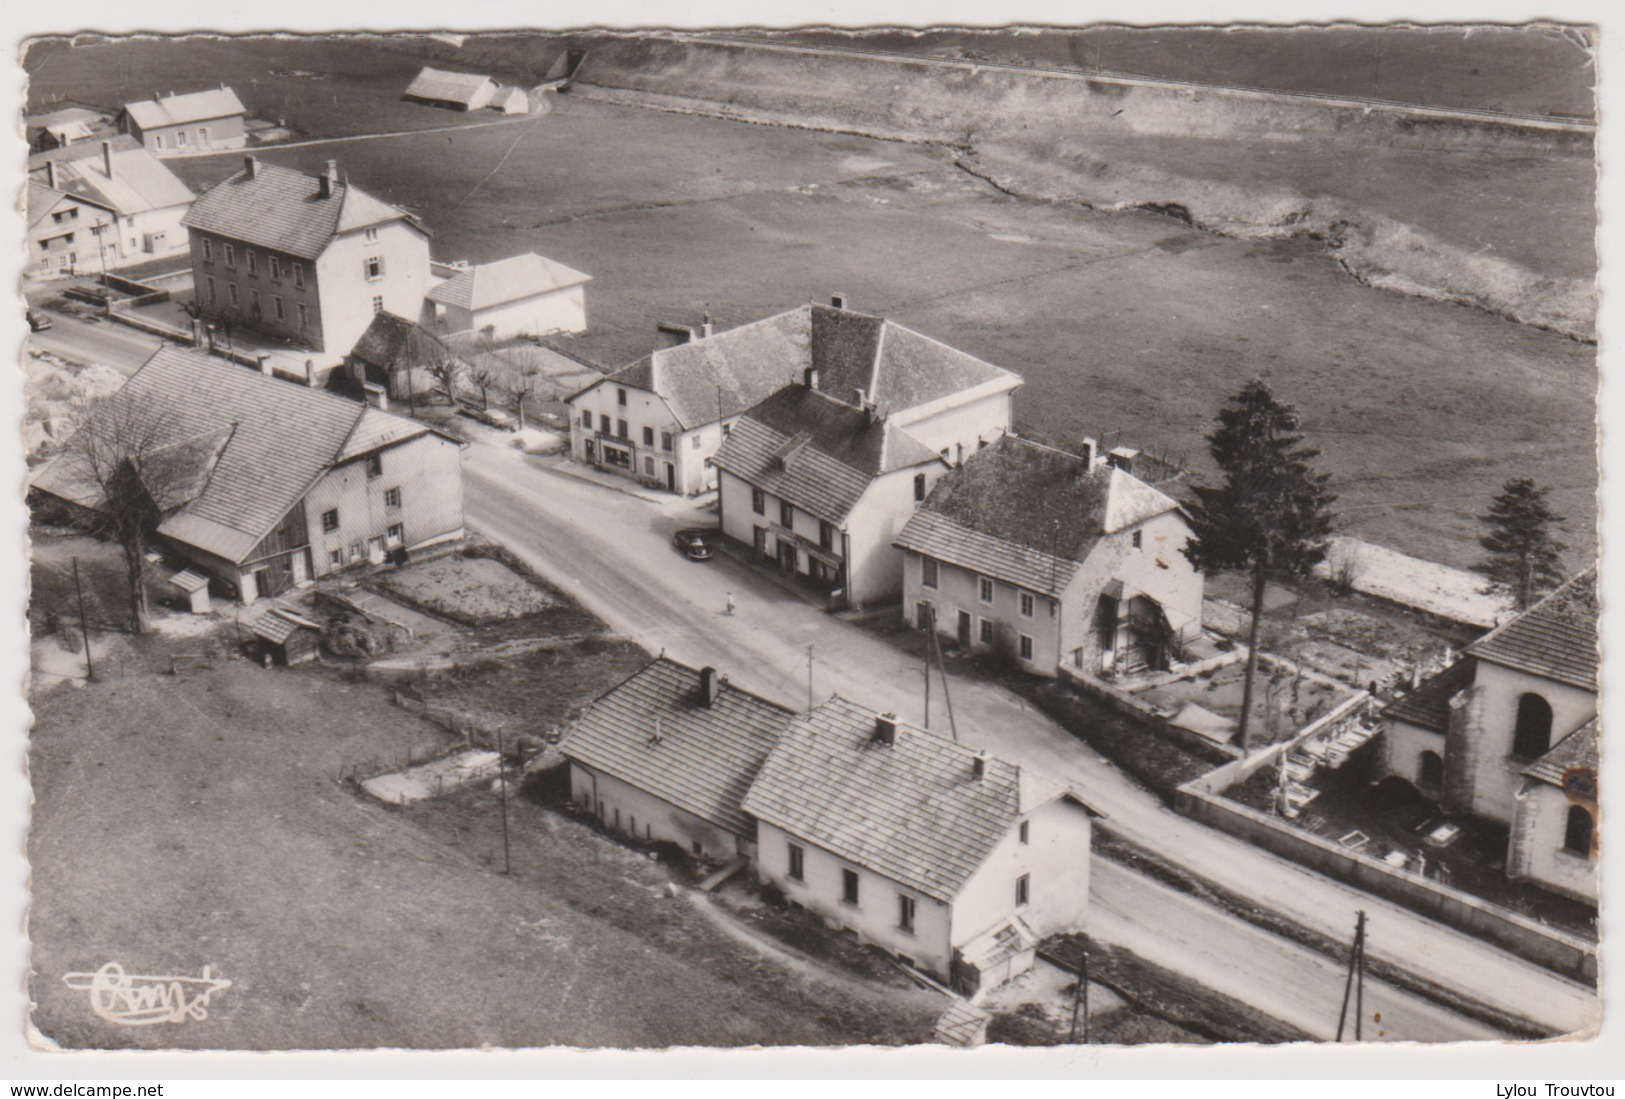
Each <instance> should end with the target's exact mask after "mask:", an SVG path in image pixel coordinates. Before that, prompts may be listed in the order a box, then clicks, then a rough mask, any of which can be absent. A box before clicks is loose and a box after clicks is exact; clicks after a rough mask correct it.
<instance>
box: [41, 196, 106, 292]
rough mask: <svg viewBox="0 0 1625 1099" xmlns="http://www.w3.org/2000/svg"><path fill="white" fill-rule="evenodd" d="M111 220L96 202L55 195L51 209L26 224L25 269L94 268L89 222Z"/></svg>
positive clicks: (58, 272) (62, 272)
mask: <svg viewBox="0 0 1625 1099" xmlns="http://www.w3.org/2000/svg"><path fill="white" fill-rule="evenodd" d="M113 220H115V219H114V217H113V215H112V214H111V213H109V212H108V211H106V210H103V209H102V208H101V207H99V206H92V205H90V204H89V203H85V202H80V201H78V200H77V199H74V198H71V197H63V198H60V199H58V200H57V201H56V203H55V204H54V205H52V207H51V211H50V213H48V214H47V215H46V216H45V217H43V218H41V219H40V220H39V221H37V222H35V223H34V224H33V225H30V226H29V227H28V260H27V273H28V274H30V275H38V276H46V275H67V274H68V273H69V272H71V271H72V270H73V269H74V268H75V267H79V269H80V270H84V269H85V267H86V266H91V267H92V269H94V267H93V265H94V264H95V262H96V237H95V235H94V234H93V233H92V232H91V226H93V225H95V224H96V223H97V222H98V221H99V222H101V223H102V224H104V225H105V224H107V223H109V222H111V221H113Z"/></svg>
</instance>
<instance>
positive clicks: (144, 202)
mask: <svg viewBox="0 0 1625 1099" xmlns="http://www.w3.org/2000/svg"><path fill="white" fill-rule="evenodd" d="M105 144H106V146H107V148H106V150H105V151H104V150H103V148H102V145H103V143H102V142H95V141H88V142H80V143H78V144H76V145H68V146H65V147H64V148H61V149H52V150H50V151H48V152H43V153H35V154H34V155H33V156H30V157H29V158H28V171H29V177H30V179H31V180H32V181H33V182H35V183H41V182H44V180H45V179H46V178H47V177H48V173H47V172H46V171H45V170H44V169H45V166H46V164H47V163H50V164H51V165H52V169H53V171H54V173H55V176H56V189H57V190H58V191H61V192H63V193H64V194H68V195H72V196H73V197H74V198H82V199H84V200H85V201H87V202H92V203H95V204H96V205H98V206H103V207H106V208H107V209H109V210H114V211H116V212H117V213H119V214H120V215H125V216H128V215H133V214H140V213H145V212H146V211H148V210H162V209H165V208H167V207H171V206H181V205H184V204H186V203H188V202H191V201H192V200H193V199H194V198H195V197H196V196H195V195H193V194H192V190H191V188H189V187H187V186H186V184H184V183H182V182H181V180H180V177H179V176H177V175H176V174H175V173H174V172H172V171H170V170H169V167H168V166H167V165H165V164H164V162H163V161H161V160H159V159H158V158H157V157H155V156H153V155H152V154H151V153H149V152H148V151H147V150H146V149H145V148H143V147H142V146H141V145H139V144H138V143H137V142H136V141H135V139H134V138H132V137H130V136H129V135H127V134H125V135H120V136H119V137H118V138H116V139H113V140H110V141H108V142H106V143H105ZM108 159H111V160H112V162H113V171H112V174H111V175H109V174H108V171H107V160H108Z"/></svg>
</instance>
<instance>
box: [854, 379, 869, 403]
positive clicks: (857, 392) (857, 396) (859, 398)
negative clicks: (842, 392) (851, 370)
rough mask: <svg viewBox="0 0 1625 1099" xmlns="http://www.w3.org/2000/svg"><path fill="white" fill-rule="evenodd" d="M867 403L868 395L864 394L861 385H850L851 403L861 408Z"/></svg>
mask: <svg viewBox="0 0 1625 1099" xmlns="http://www.w3.org/2000/svg"><path fill="white" fill-rule="evenodd" d="M868 403H869V395H868V394H866V393H865V392H864V391H863V387H862V386H861V385H859V386H853V387H852V404H853V406H854V407H856V408H863V407H864V406H865V405H867V404H868Z"/></svg>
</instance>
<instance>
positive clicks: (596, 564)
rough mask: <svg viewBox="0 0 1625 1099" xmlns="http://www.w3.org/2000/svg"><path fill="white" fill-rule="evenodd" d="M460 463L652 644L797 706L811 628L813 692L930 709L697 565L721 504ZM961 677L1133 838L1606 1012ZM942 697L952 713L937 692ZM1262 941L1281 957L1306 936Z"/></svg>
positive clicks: (838, 641)
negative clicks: (703, 506)
mask: <svg viewBox="0 0 1625 1099" xmlns="http://www.w3.org/2000/svg"><path fill="white" fill-rule="evenodd" d="M465 474H466V476H465V482H464V483H465V491H466V493H467V510H468V516H469V521H470V523H471V524H472V525H473V526H475V527H477V528H478V529H480V530H482V531H484V532H485V533H486V534H489V535H490V536H492V537H494V538H497V539H499V540H501V541H503V542H504V543H506V544H508V545H509V546H511V547H513V549H514V550H515V551H516V552H518V553H519V554H520V555H521V556H522V557H524V558H525V559H526V560H527V561H528V562H529V563H530V564H531V565H532V566H533V567H534V568H536V569H537V570H538V571H540V572H541V573H542V574H544V575H546V576H548V577H550V578H552V579H553V580H554V581H555V582H556V583H558V584H559V585H560V586H561V587H563V588H565V589H566V590H568V591H570V593H571V594H572V595H574V596H576V597H577V598H578V599H580V601H581V602H582V604H583V605H584V606H586V607H587V608H588V609H589V610H591V611H593V612H594V613H595V614H597V615H599V616H600V617H602V618H603V619H604V620H605V621H606V622H608V623H609V624H610V625H611V627H612V628H614V629H615V630H617V631H620V632H623V633H625V634H627V635H629V636H631V637H634V638H636V639H637V640H639V641H640V642H642V643H643V644H644V645H645V646H647V647H649V648H650V649H652V650H655V651H659V650H661V649H664V650H665V651H666V653H667V654H668V655H670V656H672V657H673V658H675V659H678V660H681V661H684V662H686V663H690V664H696V665H701V664H714V665H716V666H717V667H718V668H720V669H722V670H723V671H724V672H725V673H726V674H728V675H729V676H730V677H731V678H732V679H733V680H734V681H735V682H737V683H738V684H739V685H741V686H743V687H746V688H748V689H751V690H754V691H757V692H759V693H761V694H764V695H767V696H768V697H771V698H773V699H775V700H777V701H780V702H782V703H784V704H786V705H791V706H796V707H802V706H805V705H806V702H807V697H808V689H807V677H808V669H807V665H808V659H807V647H808V646H809V645H811V646H813V650H814V657H813V661H812V664H813V667H812V677H813V694H814V696H815V697H816V698H818V699H820V700H821V699H823V698H824V697H826V696H828V695H829V694H831V693H833V692H836V691H839V692H840V693H842V694H844V695H846V696H848V697H851V698H852V699H854V700H855V701H859V702H862V703H864V704H866V705H870V706H874V707H876V708H880V709H891V710H895V711H896V712H897V713H898V714H899V715H901V716H902V717H903V719H904V720H906V721H912V722H918V721H920V720H921V717H922V712H921V711H922V692H921V688H920V684H921V675H920V669H919V667H918V665H917V664H916V663H915V662H913V661H911V660H909V659H908V658H907V657H905V656H904V655H903V654H901V653H899V652H897V651H896V650H895V649H893V648H892V647H890V646H888V645H887V644H886V643H885V642H884V641H882V640H880V639H878V638H876V637H874V636H872V635H870V634H867V633H864V632H863V631H861V630H858V629H856V628H854V627H853V626H851V625H849V624H847V623H844V622H841V621H839V620H837V619H835V618H833V617H831V616H829V615H827V614H824V613H822V612H820V611H819V610H818V609H817V608H815V607H813V606H810V605H809V604H807V603H806V602H804V601H803V600H802V599H801V598H799V597H797V596H795V595H793V594H791V593H789V592H787V591H785V590H784V589H783V588H781V587H780V586H779V585H778V584H777V583H776V582H775V581H774V580H772V579H770V578H768V577H765V576H763V575H761V574H758V573H756V572H754V571H752V570H750V569H748V568H746V567H745V566H742V565H740V564H738V563H737V562H735V561H733V560H731V559H729V558H727V557H725V556H720V555H719V556H718V558H717V559H716V560H714V561H712V562H710V563H707V564H695V563H692V562H689V561H686V560H684V559H683V558H682V557H681V556H680V555H679V554H678V553H677V552H676V551H675V550H674V549H672V547H671V544H670V541H669V534H670V532H671V531H673V530H676V529H677V528H679V527H683V526H694V525H706V524H707V523H710V522H714V521H715V519H714V516H710V515H707V514H705V513H703V512H702V511H701V510H700V509H698V508H696V507H694V506H692V505H688V504H685V503H682V502H677V501H674V502H673V503H671V504H666V505H654V504H651V503H649V502H648V501H646V500H643V499H639V498H637V497H635V496H631V495H627V494H625V493H621V492H616V491H614V490H611V489H606V488H603V487H601V486H599V485H595V484H591V483H586V482H583V481H581V480H578V479H577V478H574V477H568V476H564V475H561V474H558V473H553V472H551V471H550V470H549V469H548V468H547V462H546V461H545V460H540V459H536V458H528V457H526V456H524V455H523V454H521V453H519V452H518V451H515V450H512V449H509V448H501V447H493V446H485V445H476V446H475V447H473V448H471V449H470V451H469V453H468V461H467V463H466V464H465ZM730 591H731V592H732V593H733V595H734V599H735V601H736V603H737V605H738V609H737V612H736V614H735V615H734V616H733V617H728V616H727V615H725V614H724V613H723V612H724V608H725V604H726V599H727V593H728V592H730ZM952 690H953V703H954V709H955V712H956V715H957V717H958V724H959V729H960V733H961V736H962V737H963V738H964V739H965V741H966V742H967V743H970V744H973V745H975V746H977V747H981V748H986V749H987V750H989V751H991V752H993V753H995V754H998V755H1001V756H1003V757H1005V758H1008V759H1010V760H1012V761H1014V762H1018V763H1021V764H1022V765H1024V766H1031V767H1038V768H1041V769H1042V770H1043V771H1044V773H1046V774H1048V775H1051V776H1053V777H1056V778H1058V779H1061V780H1063V781H1067V782H1070V783H1071V784H1073V785H1074V786H1075V787H1076V788H1077V789H1078V790H1079V791H1080V792H1082V793H1083V795H1084V796H1085V797H1086V798H1087V799H1088V800H1089V802H1090V803H1091V804H1093V805H1094V806H1095V807H1096V808H1098V809H1100V810H1101V811H1103V812H1104V813H1106V815H1107V816H1108V817H1109V818H1111V822H1112V825H1113V827H1115V828H1116V829H1118V830H1119V831H1120V832H1122V833H1123V834H1125V835H1127V836H1129V837H1130V838H1132V839H1134V840H1135V841H1137V842H1139V843H1141V844H1144V845H1146V846H1149V847H1152V848H1154V849H1156V850H1158V851H1161V852H1163V853H1164V854H1165V855H1167V856H1168V857H1170V858H1172V859H1174V860H1176V861H1178V862H1180V863H1182V864H1184V865H1186V866H1189V867H1190V868H1191V869H1193V870H1195V871H1197V872H1199V873H1201V874H1204V875H1206V876H1208V877H1210V878H1212V879H1214V880H1217V881H1219V882H1221V883H1222V884H1224V885H1226V886H1228V887H1230V888H1232V889H1234V890H1236V891H1237V892H1240V893H1242V894H1244V895H1247V896H1250V897H1254V898H1256V899H1257V900H1258V901H1259V902H1260V903H1261V904H1264V905H1267V906H1268V907H1270V908H1272V909H1274V910H1276V911H1278V912H1282V913H1284V914H1286V915H1289V916H1291V917H1292V918H1294V919H1296V920H1298V921H1299V922H1301V923H1303V924H1306V925H1307V926H1309V927H1312V928H1314V929H1316V930H1317V931H1320V932H1322V933H1324V934H1326V935H1329V936H1332V937H1335V938H1338V939H1344V938H1348V937H1350V935H1351V934H1352V930H1353V927H1354V919H1355V912H1356V910H1358V909H1362V908H1363V909H1365V910H1366V911H1367V912H1368V913H1369V914H1370V918H1371V941H1370V944H1369V950H1370V952H1371V954H1372V956H1373V957H1378V958H1383V959H1385V960H1389V961H1392V962H1395V963H1397V964H1399V965H1402V966H1404V967H1406V968H1407V969H1410V970H1411V971H1413V972H1415V973H1418V974H1419V975H1421V976H1423V977H1426V978H1428V979H1430V980H1433V981H1436V982H1437V983H1438V984H1440V985H1442V986H1444V987H1448V988H1453V989H1456V990H1458V991H1460V992H1461V993H1463V994H1465V995H1467V996H1470V997H1472V998H1474V999H1476V1000H1479V1001H1481V1002H1483V1003H1487V1004H1491V1005H1494V1006H1496V1007H1499V1008H1501V1009H1503V1010H1505V1011H1508V1012H1512V1013H1514V1014H1517V1015H1521V1016H1524V1017H1526V1018H1530V1019H1532V1020H1534V1021H1535V1022H1537V1023H1539V1024H1540V1025H1542V1026H1544V1027H1548V1028H1550V1029H1551V1030H1552V1031H1553V1033H1572V1032H1576V1031H1580V1030H1584V1029H1586V1028H1587V1027H1589V1026H1591V1025H1593V1023H1594V1021H1595V1020H1596V1018H1597V1015H1598V1011H1597V1008H1598V1000H1597V997H1596V993H1595V990H1593V989H1591V988H1589V987H1587V986H1584V985H1581V984H1578V983H1576V982H1573V981H1568V980H1565V979H1563V978H1562V977H1559V976H1557V975H1556V974H1553V973H1551V972H1549V971H1547V970H1545V969H1542V968H1541V967H1539V966H1536V965H1534V964H1532V963H1529V962H1526V961H1524V960H1522V959H1520V958H1517V957H1515V956H1513V955H1511V954H1508V953H1507V952H1505V951H1502V950H1499V949H1497V948H1495V947H1493V946H1491V945H1489V944H1488V943H1485V942H1483V941H1482V940H1479V939H1475V938H1472V937H1470V936H1467V935H1463V934H1460V933H1458V932H1455V931H1453V930H1451V929H1449V928H1446V927H1444V926H1442V925H1440V924H1437V923H1434V922H1433V921H1431V920H1428V919H1426V918H1424V917H1421V916H1419V915H1417V914H1415V913H1413V912H1411V911H1409V910H1408V909H1404V908H1401V907H1399V906H1397V905H1392V904H1388V903H1386V902H1384V901H1382V900H1380V899H1378V898H1376V897H1373V896H1371V895H1369V894H1366V893H1362V892H1360V891H1358V890H1355V889H1351V888H1348V887H1346V886H1344V885H1341V884H1340V883H1337V882H1334V881H1332V880H1330V879H1328V878H1325V877H1323V876H1321V875H1319V874H1316V873H1313V872H1311V871H1309V870H1307V869H1305V868H1303V867H1301V866H1298V865H1297V864H1295V863H1292V862H1289V861H1287V860H1284V859H1280V858H1278V857H1276V856H1274V855H1271V854H1269V853H1268V852H1265V851H1261V850H1259V849H1257V848H1255V847H1252V846H1250V845H1248V844H1245V843H1242V842H1240V841H1239V840H1236V839H1234V838H1232V837H1230V836H1228V835H1225V834H1223V833H1220V832H1216V831H1214V830H1212V829H1209V828H1206V827H1204V826H1202V825H1199V824H1197V823H1195V822H1194V821H1191V820H1188V819H1186V818H1184V817H1181V816H1179V815H1177V814H1175V813H1173V812H1172V811H1170V810H1168V809H1166V808H1165V807H1164V806H1163V805H1162V804H1161V803H1160V802H1159V801H1157V800H1156V799H1155V798H1154V797H1152V796H1151V795H1150V794H1148V793H1147V792H1146V791H1144V790H1143V789H1140V788H1139V787H1138V786H1136V785H1134V784H1133V783H1132V782H1131V781H1129V780H1128V779H1127V778H1125V777H1124V776H1123V775H1122V774H1121V772H1119V771H1117V770H1116V769H1115V768H1113V767H1112V766H1111V765H1110V764H1108V763H1107V762H1106V761H1105V760H1104V759H1103V758H1101V757H1100V756H1099V755H1098V754H1097V753H1095V752H1094V751H1092V750H1091V749H1089V748H1088V747H1087V746H1085V745H1084V744H1082V743H1081V742H1079V741H1078V740H1077V739H1076V738H1074V737H1072V736H1071V735H1070V734H1068V733H1067V732H1066V731H1065V730H1063V729H1061V728H1060V727H1059V726H1057V725H1056V724H1054V723H1053V722H1051V721H1050V720H1049V719H1048V718H1047V717H1045V716H1044V715H1042V714H1040V713H1038V712H1036V711H1033V710H1031V709H1029V708H1028V707H1026V706H1025V705H1024V704H1023V703H1022V702H1021V700H1019V699H1017V698H1015V697H1014V696H1012V695H1010V694H1009V693H1008V692H1005V691H1003V690H1000V689H998V688H996V687H992V686H988V685H985V684H981V683H975V682H971V681H967V680H962V679H955V680H954V681H953V685H952ZM935 711H936V712H935V713H934V714H933V717H934V718H935V719H936V723H937V725H938V726H939V727H940V725H941V723H942V711H941V706H940V701H938V702H937V703H936V705H935ZM1197 908H1198V909H1199V910H1200V911H1202V912H1205V913H1206V914H1207V916H1206V918H1207V920H1208V925H1207V926H1208V928H1209V931H1211V933H1213V934H1215V935H1217V934H1220V933H1223V934H1227V935H1231V936H1234V935H1236V934H1237V931H1236V929H1235V928H1234V927H1231V926H1227V925H1230V924H1234V923H1237V922H1238V921H1235V920H1233V919H1232V918H1231V917H1229V916H1228V915H1226V914H1224V913H1221V912H1219V911H1218V910H1217V909H1213V908H1209V907H1207V906H1197ZM1160 918H1161V917H1160V914H1159V912H1158V909H1157V908H1155V907H1152V908H1150V909H1148V910H1147V911H1146V912H1144V913H1142V915H1141V919H1142V920H1143V921H1145V922H1148V923H1150V925H1151V926H1153V927H1160V924H1158V923H1157V922H1156V921H1158V920H1159V919H1160ZM1186 918H1191V915H1190V913H1187V917H1186ZM1268 941H1269V942H1270V943H1271V944H1272V949H1273V950H1275V951H1276V952H1279V953H1281V954H1282V956H1283V957H1285V956H1286V955H1287V954H1290V952H1291V951H1292V950H1293V949H1295V948H1293V947H1291V946H1289V945H1288V944H1286V943H1285V942H1284V941H1282V940H1279V939H1269V940H1268ZM1254 948H1256V943H1255V944H1254ZM1254 957H1256V955H1254ZM1272 972H1273V970H1272V967H1271V965H1269V964H1264V965H1261V966H1259V969H1258V972H1257V973H1255V974H1253V975H1251V977H1250V978H1249V980H1250V982H1251V984H1252V986H1253V987H1254V990H1255V993H1256V995H1249V996H1241V997H1240V998H1242V999H1247V1000H1248V1001H1249V1002H1255V1001H1256V1000H1257V999H1260V998H1264V997H1266V996H1267V995H1273V994H1274V993H1275V987H1274V986H1275V980H1274V978H1273V976H1272ZM1323 1006H1324V1005H1318V1003H1317V1005H1315V1009H1320V1008H1321V1007H1323ZM1302 1010H1303V1011H1305V1012H1307V1011H1309V1010H1311V1005H1310V1004H1309V1003H1305V1004H1304V1005H1303V1009H1302ZM1417 1010H1418V1011H1423V1010H1427V1009H1423V1008H1418V1009H1417ZM1431 1011H1432V1012H1433V1013H1434V1014H1433V1017H1434V1018H1435V1020H1436V1021H1438V1025H1439V1026H1440V1027H1444V1028H1448V1027H1450V1026H1460V1025H1462V1024H1463V1022H1464V1021H1463V1020H1460V1019H1457V1018H1456V1017H1455V1016H1454V1015H1453V1014H1451V1013H1449V1012H1446V1011H1444V1010H1443V1009H1441V1008H1438V1007H1436V1006H1435V1007H1432V1008H1431ZM1415 1037H1417V1038H1419V1039H1420V1038H1422V1037H1423V1035H1421V1034H1417V1035H1415Z"/></svg>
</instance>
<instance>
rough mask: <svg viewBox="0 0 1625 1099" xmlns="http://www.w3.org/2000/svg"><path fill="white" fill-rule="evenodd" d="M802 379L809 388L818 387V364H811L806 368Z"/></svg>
mask: <svg viewBox="0 0 1625 1099" xmlns="http://www.w3.org/2000/svg"><path fill="white" fill-rule="evenodd" d="M801 381H802V383H803V384H804V385H806V387H807V388H808V389H817V388H818V368H817V367H816V366H809V367H808V368H807V369H806V370H804V371H802V373H801Z"/></svg>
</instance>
